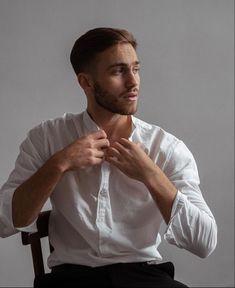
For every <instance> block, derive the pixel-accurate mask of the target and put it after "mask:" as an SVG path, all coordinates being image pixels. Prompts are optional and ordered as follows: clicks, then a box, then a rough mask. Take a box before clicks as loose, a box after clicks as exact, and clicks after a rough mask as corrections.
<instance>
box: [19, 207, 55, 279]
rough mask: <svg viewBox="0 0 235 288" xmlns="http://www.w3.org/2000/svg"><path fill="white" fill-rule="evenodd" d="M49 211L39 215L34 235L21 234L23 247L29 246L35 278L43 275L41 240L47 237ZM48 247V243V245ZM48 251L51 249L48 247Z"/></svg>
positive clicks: (51, 248) (51, 249)
mask: <svg viewBox="0 0 235 288" xmlns="http://www.w3.org/2000/svg"><path fill="white" fill-rule="evenodd" d="M50 213H51V211H49V210H48V211H43V212H41V213H40V214H39V217H38V220H37V222H36V224H37V229H38V231H37V232H35V233H29V232H21V239H22V243H23V245H30V247H31V253H32V258H33V268H34V274H35V276H40V275H43V274H45V269H44V262H43V254H42V247H41V238H43V237H47V236H48V222H49V217H50ZM49 245H50V243H49ZM50 251H53V247H52V246H51V245H50Z"/></svg>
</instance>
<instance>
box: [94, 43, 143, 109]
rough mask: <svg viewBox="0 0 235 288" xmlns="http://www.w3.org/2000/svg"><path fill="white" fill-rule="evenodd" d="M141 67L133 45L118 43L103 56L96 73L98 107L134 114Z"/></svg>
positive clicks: (95, 90)
mask: <svg viewBox="0 0 235 288" xmlns="http://www.w3.org/2000/svg"><path fill="white" fill-rule="evenodd" d="M139 66H140V64H139V61H138V58H137V55H136V52H135V49H134V48H133V47H132V46H131V45H130V44H118V45H115V46H112V47H111V48H109V49H107V50H105V51H104V52H102V53H100V54H99V55H98V56H97V63H96V69H95V73H93V74H94V76H93V81H94V86H93V89H94V91H93V93H94V98H95V101H96V104H98V105H99V106H101V107H102V108H104V109H105V110H108V111H109V112H112V113H116V114H121V115H131V114H134V113H135V112H136V110H137V100H138V92H139V85H140V77H139Z"/></svg>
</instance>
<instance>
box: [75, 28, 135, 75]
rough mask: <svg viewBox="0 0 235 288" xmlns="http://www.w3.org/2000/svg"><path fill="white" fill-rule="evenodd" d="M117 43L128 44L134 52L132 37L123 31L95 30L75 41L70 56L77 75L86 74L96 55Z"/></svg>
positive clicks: (133, 39)
mask: <svg viewBox="0 0 235 288" xmlns="http://www.w3.org/2000/svg"><path fill="white" fill-rule="evenodd" d="M119 43H129V44H131V45H132V47H133V48H134V49H135V50H136V47H137V42H136V40H135V38H134V36H133V35H132V34H131V33H130V32H128V31H127V30H124V29H114V28H105V27H101V28H95V29H92V30H89V31H88V32H86V33H85V34H84V35H82V36H81V37H80V38H78V39H77V40H76V42H75V43H74V46H73V48H72V51H71V54H70V61H71V64H72V66H73V69H74V71H75V73H76V75H78V74H79V73H81V72H86V71H87V70H88V68H89V67H90V65H91V63H92V61H94V60H95V57H96V55H97V54H98V53H100V52H103V51H104V50H106V49H108V48H110V47H111V46H113V45H116V44H119Z"/></svg>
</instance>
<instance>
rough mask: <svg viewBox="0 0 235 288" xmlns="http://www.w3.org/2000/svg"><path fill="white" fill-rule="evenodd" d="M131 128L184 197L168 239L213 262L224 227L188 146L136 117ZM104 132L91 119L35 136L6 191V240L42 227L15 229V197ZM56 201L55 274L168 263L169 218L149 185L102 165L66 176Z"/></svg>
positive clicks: (0, 223) (1, 222) (52, 229)
mask: <svg viewBox="0 0 235 288" xmlns="http://www.w3.org/2000/svg"><path fill="white" fill-rule="evenodd" d="M132 124H133V129H132V134H131V136H130V138H129V140H130V141H133V142H135V143H137V142H140V143H142V147H143V149H144V150H145V152H146V153H147V154H148V155H149V157H150V158H151V159H152V160H153V161H154V162H155V163H156V164H157V165H158V166H159V167H160V168H161V169H162V170H163V171H164V173H165V174H166V175H167V176H168V178H169V179H170V181H171V182H172V183H173V184H174V185H175V187H176V188H177V190H178V192H177V196H176V198H175V201H174V203H173V208H172V213H171V219H170V222H169V224H168V226H167V229H166V232H165V234H164V238H165V239H166V240H167V241H168V242H169V243H171V244H174V245H176V246H178V247H180V248H184V249H187V250H189V251H191V252H192V253H194V254H196V255H198V256H199V257H206V256H208V255H209V254H210V253H211V252H212V251H213V250H214V248H215V246H216V242H217V227H216V222H215V220H214V217H213V215H212V213H211V211H210V209H209V208H208V206H207V204H206V203H205V201H204V199H203V196H202V194H201V191H200V189H199V176H198V171H197V166H196V163H195V160H194V158H193V156H192V154H191V152H190V151H189V150H188V148H187V147H186V146H185V144H184V143H183V142H182V141H180V140H178V139H177V138H176V137H174V136H173V135H171V134H169V133H167V132H165V131H164V130H163V129H161V128H159V127H157V126H154V125H150V124H148V123H146V122H143V121H142V120H140V119H137V118H136V117H134V116H132ZM98 129H99V128H98V127H97V125H96V124H95V123H94V122H93V120H92V119H91V118H90V116H89V114H88V113H87V112H86V111H85V112H83V113H81V114H78V115H74V114H65V115H64V116H63V117H61V118H58V119H54V120H49V121H46V122H43V123H42V124H40V125H39V126H37V127H35V128H34V129H32V130H31V131H30V132H29V133H28V136H27V138H26V139H25V141H24V142H23V143H22V144H21V146H20V153H19V156H18V158H17V160H16V164H15V169H14V170H13V171H12V173H11V174H10V176H9V179H8V180H7V182H6V183H5V184H4V185H3V187H2V188H1V190H0V236H2V237H7V236H10V235H12V234H14V233H16V232H18V231H19V230H20V231H21V230H25V231H35V222H34V223H32V224H31V225H30V226H28V227H25V228H21V229H17V228H15V227H14V226H13V222H12V196H13V193H14V191H15V189H16V188H17V187H18V186H19V185H20V184H21V183H23V182H24V181H25V180H27V179H28V178H29V177H30V176H31V175H32V174H33V173H35V172H36V171H37V170H38V169H39V168H40V167H41V166H42V165H43V164H44V163H45V161H46V160H47V159H48V158H50V157H51V156H52V155H53V154H54V153H55V152H56V151H58V150H60V149H62V148H64V147H65V146H66V145H68V144H70V143H72V142H73V141H75V140H76V139H77V138H80V137H82V136H84V135H87V134H88V133H91V132H95V131H97V130H98ZM31 193H33V191H32V192H31ZM50 200H51V204H52V213H51V217H50V223H49V237H50V241H51V244H52V245H53V247H54V251H53V252H52V253H51V255H50V256H49V259H48V265H49V267H51V266H54V265H59V264H63V263H74V264H82V265H88V266H92V267H94V266H100V265H106V264H112V263H118V262H141V261H160V260H162V257H161V255H160V253H159V251H158V246H159V245H160V243H161V236H160V234H159V229H160V225H161V223H162V221H163V218H162V215H161V213H160V211H159V209H158V206H157V204H156V203H155V201H154V200H153V198H152V196H151V194H150V192H149V191H148V189H147V188H146V186H145V185H144V184H143V183H141V182H139V181H137V180H133V179H131V178H129V177H128V176H126V175H125V174H123V173H122V172H121V171H120V170H119V169H118V168H116V167H114V166H113V165H111V164H109V163H107V162H103V163H102V164H101V165H96V166H92V167H89V168H85V169H80V170H78V171H71V172H66V174H64V175H63V177H62V179H61V180H60V181H59V183H58V184H57V186H56V187H55V190H54V191H53V193H52V194H51V197H50Z"/></svg>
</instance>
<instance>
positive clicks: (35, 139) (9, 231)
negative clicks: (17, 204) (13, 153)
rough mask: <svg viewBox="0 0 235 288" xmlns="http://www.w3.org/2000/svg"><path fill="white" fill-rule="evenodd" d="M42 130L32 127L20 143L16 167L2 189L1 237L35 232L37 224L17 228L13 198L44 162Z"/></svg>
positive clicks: (0, 200)
mask: <svg viewBox="0 0 235 288" xmlns="http://www.w3.org/2000/svg"><path fill="white" fill-rule="evenodd" d="M43 147H44V143H43V137H42V131H41V129H40V128H39V126H38V127H36V128H34V129H32V130H31V131H30V132H29V133H28V136H27V138H26V139H25V140H24V141H23V143H22V144H21V145H20V151H19V155H18V157H17V159H16V162H15V167H14V169H13V171H12V172H11V174H10V176H9V178H8V180H7V182H6V183H5V184H4V185H3V186H2V188H1V189H0V237H8V236H11V235H13V234H15V233H17V232H19V231H27V232H35V231H36V224H35V222H36V221H34V223H32V224H31V225H29V226H27V227H23V228H20V229H17V228H16V227H14V225H13V221H12V198H13V194H14V192H15V190H16V188H17V187H18V186H20V185H21V184H22V183H23V182H25V181H26V180H27V179H28V178H30V176H32V175H33V174H34V173H35V172H36V171H37V170H38V169H39V168H40V167H41V166H42V165H43V163H44V161H45V159H43V157H42V156H41V155H43V153H42V150H43V149H44V148H43Z"/></svg>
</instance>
